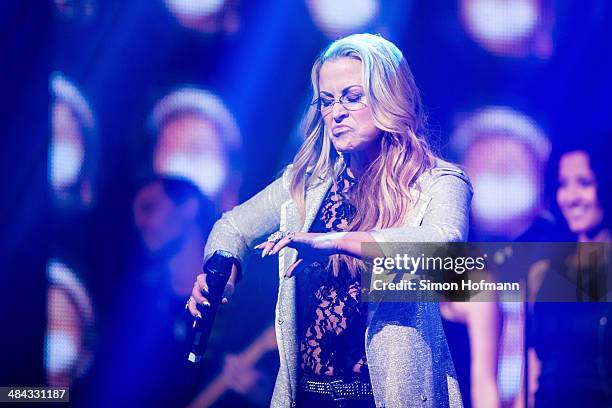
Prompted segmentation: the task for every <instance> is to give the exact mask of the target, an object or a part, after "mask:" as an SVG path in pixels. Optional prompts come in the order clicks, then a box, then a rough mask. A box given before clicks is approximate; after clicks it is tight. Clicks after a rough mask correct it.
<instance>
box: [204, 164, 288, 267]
mask: <svg viewBox="0 0 612 408" xmlns="http://www.w3.org/2000/svg"><path fill="white" fill-rule="evenodd" d="M290 170H291V166H288V167H287V169H285V171H284V172H283V175H282V176H281V177H279V178H278V179H276V180H275V181H274V182H272V183H271V184H269V185H268V186H267V187H266V188H265V189H263V190H262V191H260V192H259V193H257V194H255V195H254V196H253V197H252V198H250V199H249V200H247V201H246V202H244V203H243V204H240V205H238V206H236V207H234V208H233V209H232V210H230V211H227V212H225V213H223V215H222V216H221V218H220V219H219V220H218V221H217V222H216V223H215V224H214V225H213V228H212V230H211V231H210V234H209V235H208V240H207V241H206V246H205V247H204V259H203V265H206V262H207V261H208V259H209V258H210V257H211V256H212V254H214V253H215V251H217V250H224V251H227V252H229V253H231V254H232V255H234V256H235V257H236V258H237V259H238V261H239V267H242V265H244V264H245V261H246V259H247V257H248V252H249V251H248V250H250V249H251V248H252V247H253V246H254V243H255V241H256V240H257V239H258V238H260V237H262V236H264V235H267V234H270V233H272V232H273V231H274V230H276V229H278V227H279V224H280V209H281V206H282V204H283V203H285V202H286V201H287V200H289V199H290V193H289V184H290V180H291V176H290Z"/></svg>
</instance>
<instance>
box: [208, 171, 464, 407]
mask: <svg viewBox="0 0 612 408" xmlns="http://www.w3.org/2000/svg"><path fill="white" fill-rule="evenodd" d="M290 180H291V166H289V167H288V168H287V169H286V170H285V171H284V173H283V175H282V177H279V178H278V179H277V180H276V181H274V182H273V183H271V184H270V185H268V186H267V187H266V188H265V189H264V190H262V191H261V192H259V193H258V194H256V195H255V196H254V197H252V198H251V199H249V200H248V201H246V202H245V203H244V204H241V205H238V206H236V207H235V208H234V209H232V210H231V211H228V212H226V213H224V214H223V216H222V217H221V219H220V220H218V221H217V222H216V223H215V225H214V227H213V229H212V231H211V233H210V235H209V238H208V241H207V243H206V247H205V250H204V261H205V262H206V261H207V260H208V258H209V257H210V256H211V255H212V254H213V253H214V252H215V251H216V250H219V249H222V250H226V251H229V252H230V253H232V254H234V255H235V256H236V257H237V258H238V260H239V261H240V263H241V264H242V265H244V264H245V258H246V256H248V253H249V252H250V250H251V249H252V248H253V246H255V245H257V243H259V242H261V239H262V237H265V236H267V235H268V234H270V233H272V232H273V231H275V230H278V229H280V230H285V231H308V229H309V228H310V225H311V224H312V222H313V220H314V218H315V216H316V214H317V212H318V210H319V207H320V205H321V202H322V201H323V198H324V196H325V194H326V193H327V191H328V189H329V187H330V186H331V183H332V180H331V178H320V179H319V180H317V182H316V183H313V185H311V186H309V187H308V188H307V192H306V219H305V222H304V223H303V224H302V223H301V222H300V217H299V215H298V211H297V209H296V207H295V205H294V204H293V202H292V200H291V197H290V194H289V184H290ZM417 183H418V186H419V190H420V194H419V195H418V202H417V204H416V205H415V206H414V208H413V209H412V210H411V211H410V212H409V213H408V214H407V217H406V219H405V220H404V224H403V226H401V227H394V228H387V229H380V230H376V231H370V232H371V233H372V235H373V236H374V238H375V239H376V241H378V242H407V243H409V242H455V241H465V240H466V239H467V233H468V214H469V207H470V201H471V197H472V189H471V186H470V183H469V180H468V179H467V177H466V175H465V174H464V173H463V172H462V171H461V170H460V169H458V168H457V167H456V166H454V165H452V164H450V163H448V162H445V161H442V160H439V161H438V163H437V165H436V167H435V168H433V169H432V170H431V171H429V172H427V173H424V174H422V175H421V176H420V177H419V179H418V180H417ZM295 258H296V251H295V250H294V249H291V248H286V249H283V250H282V251H280V253H279V281H280V284H279V290H278V299H277V304H276V321H275V325H276V338H277V342H278V349H279V354H280V369H279V372H278V375H277V379H276V385H275V388H274V394H273V397H272V402H271V406H272V407H278V408H288V407H293V406H295V402H294V401H295V398H296V391H297V390H296V387H297V375H298V364H299V363H298V337H297V333H296V305H295V298H296V296H295V295H296V287H295V279H294V278H289V279H284V278H282V276H283V275H284V271H285V270H286V269H287V268H288V267H289V266H290V265H291V264H292V263H293V261H294V260H295ZM364 341H365V344H366V356H367V360H368V367H369V371H370V379H371V382H372V389H373V391H374V399H375V401H376V406H377V407H431V408H434V407H435V408H438V407H452V408H455V407H462V403H461V396H460V393H459V387H458V384H457V380H456V377H455V370H454V367H453V363H452V360H451V357H450V353H449V350H448V345H447V343H446V337H445V336H444V331H443V329H442V323H441V318H440V309H439V305H438V304H437V303H435V302H413V303H370V304H369V305H368V322H367V330H366V335H365V339H364Z"/></svg>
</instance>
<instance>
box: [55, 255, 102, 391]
mask: <svg viewBox="0 0 612 408" xmlns="http://www.w3.org/2000/svg"><path fill="white" fill-rule="evenodd" d="M47 277H48V280H49V288H48V292H47V315H48V319H47V333H46V336H45V345H44V362H45V370H46V373H47V381H48V383H49V385H51V386H54V387H68V386H70V385H71V384H72V383H73V382H74V381H75V380H76V379H77V378H79V377H80V376H82V375H83V374H84V373H85V372H87V370H88V368H89V366H90V365H91V362H92V359H93V350H92V345H93V342H94V311H93V307H92V302H91V299H90V297H89V294H88V292H87V290H86V288H85V286H84V285H83V283H82V282H81V281H80V280H79V278H78V277H77V275H76V273H75V272H74V271H73V270H72V269H71V268H70V267H68V266H67V265H66V264H65V263H63V262H62V261H60V260H58V259H51V260H49V262H48V265H47Z"/></svg>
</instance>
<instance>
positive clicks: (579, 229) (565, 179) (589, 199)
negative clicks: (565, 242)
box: [557, 151, 603, 234]
mask: <svg viewBox="0 0 612 408" xmlns="http://www.w3.org/2000/svg"><path fill="white" fill-rule="evenodd" d="M557 204H558V205H559V208H560V209H561V212H562V213H563V216H564V217H565V220H566V221H567V224H568V225H569V228H570V230H571V231H572V232H573V233H576V234H585V233H589V232H592V231H593V230H595V229H596V228H597V227H599V226H600V224H601V222H602V220H603V210H602V208H601V205H600V203H599V200H598V199H597V180H596V179H595V174H593V171H592V170H591V167H590V165H589V157H588V156H587V154H586V153H584V152H581V151H574V152H569V153H566V154H564V155H563V156H561V160H560V161H559V187H558V189H557Z"/></svg>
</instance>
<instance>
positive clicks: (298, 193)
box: [188, 34, 472, 407]
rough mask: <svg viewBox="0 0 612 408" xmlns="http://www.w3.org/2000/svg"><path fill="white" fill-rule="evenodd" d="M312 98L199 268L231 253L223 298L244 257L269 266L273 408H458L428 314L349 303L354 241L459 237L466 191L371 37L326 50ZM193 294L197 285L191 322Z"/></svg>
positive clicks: (400, 72)
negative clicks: (276, 357)
mask: <svg viewBox="0 0 612 408" xmlns="http://www.w3.org/2000/svg"><path fill="white" fill-rule="evenodd" d="M312 87H313V90H314V94H313V101H312V104H311V106H310V108H309V110H308V112H307V114H306V116H305V122H304V125H305V126H304V131H305V140H304V143H303V145H302V146H301V148H300V150H299V151H298V153H297V154H296V156H295V158H294V160H293V163H292V165H289V166H288V167H287V169H286V170H285V171H284V173H283V175H282V177H280V178H279V179H277V180H276V181H275V182H273V183H272V184H270V185H269V186H268V187H266V188H265V189H264V190H263V191H261V192H260V193H258V194H256V195H255V196H254V197H253V198H251V199H250V200H248V201H247V202H245V203H244V204H242V205H239V206H237V207H235V208H234V209H233V210H231V211H229V212H227V213H225V214H224V215H223V217H222V218H221V219H220V220H219V221H217V223H216V224H215V226H214V227H213V230H212V232H211V234H210V236H209V239H208V242H207V244H206V248H205V253H204V262H206V261H207V260H208V259H209V258H210V256H211V255H212V254H213V253H214V252H215V251H217V250H225V251H229V252H231V253H232V254H234V255H235V257H236V259H237V265H238V266H237V267H236V268H235V270H234V273H233V274H232V277H231V278H230V279H231V281H230V284H229V285H230V287H232V286H233V284H234V283H235V282H236V280H237V278H238V275H239V273H240V265H243V264H244V260H245V256H246V254H247V252H249V250H252V249H258V250H261V251H262V252H261V255H262V256H275V255H279V267H280V270H279V277H280V280H279V282H280V283H279V293H278V301H277V306H276V336H277V340H278V348H279V354H280V370H279V373H278V376H277V380H276V386H275V389H274V395H273V397H272V402H271V405H272V406H273V407H294V406H298V407H307V406H315V405H316V406H317V407H339V406H351V407H374V406H386V407H449V406H450V407H459V406H461V396H460V394H459V391H458V388H457V382H456V379H455V374H454V368H453V364H452V360H451V358H450V355H449V352H448V346H447V343H446V339H445V337H444V332H443V330H442V325H441V321H440V311H439V305H438V304H437V303H433V302H413V303H379V304H374V303H371V304H365V303H361V302H360V293H361V287H360V279H359V272H360V265H361V264H360V261H359V259H360V258H361V257H362V255H364V254H362V243H369V242H371V243H384V242H450V241H463V240H465V239H466V237H467V231H468V213H469V204H470V200H471V196H472V193H471V187H470V184H469V181H468V180H467V178H466V176H465V174H464V173H463V172H462V171H461V170H459V169H458V168H457V167H455V166H453V165H451V164H450V163H447V162H444V161H442V160H440V159H439V158H437V157H436V156H435V155H434V154H433V153H432V151H431V149H430V147H429V145H428V142H427V138H426V129H425V116H424V112H423V107H422V105H421V100H420V96H419V92H418V89H417V87H416V85H415V82H414V78H413V76H412V73H411V71H410V68H409V67H408V64H407V62H406V60H405V59H404V57H403V55H402V53H401V52H400V50H399V49H398V48H397V47H396V46H395V45H394V44H392V43H391V42H389V41H387V40H385V39H384V38H382V37H381V36H377V35H371V34H356V35H351V36H348V37H345V38H342V39H339V40H337V41H335V42H333V43H332V44H331V45H330V46H329V47H328V48H327V49H326V50H325V51H324V52H323V53H322V54H321V55H320V56H319V58H317V60H316V61H315V63H314V66H313V68H312ZM274 231H276V232H275V233H273V234H272V235H270V236H269V237H268V239H267V240H265V241H264V242H261V239H262V237H265V236H266V235H267V234H270V233H272V232H274ZM258 242H261V243H259V244H257V243H258ZM206 293H207V292H206V285H205V277H204V275H199V276H198V278H197V281H196V283H195V284H194V289H193V293H192V297H191V298H190V299H189V301H188V308H189V310H190V312H191V313H192V314H193V315H194V316H198V315H199V311H198V309H197V304H206V303H207V302H208V301H207V299H206V297H205V294H206Z"/></svg>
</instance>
